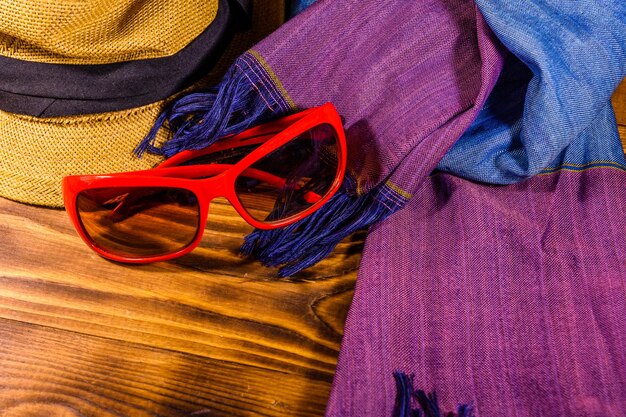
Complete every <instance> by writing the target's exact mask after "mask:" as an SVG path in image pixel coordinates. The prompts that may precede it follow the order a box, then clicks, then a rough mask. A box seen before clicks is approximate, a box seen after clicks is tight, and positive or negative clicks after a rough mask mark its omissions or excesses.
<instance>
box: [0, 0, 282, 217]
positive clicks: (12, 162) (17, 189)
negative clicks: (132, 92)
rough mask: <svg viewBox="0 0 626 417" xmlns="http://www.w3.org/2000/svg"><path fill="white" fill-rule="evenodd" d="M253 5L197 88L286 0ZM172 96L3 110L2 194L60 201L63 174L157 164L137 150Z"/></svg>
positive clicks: (276, 21)
mask: <svg viewBox="0 0 626 417" xmlns="http://www.w3.org/2000/svg"><path fill="white" fill-rule="evenodd" d="M155 3H156V2H155ZM253 7H254V12H253V22H252V28H251V29H250V30H248V31H246V32H241V33H238V34H236V35H235V37H234V39H233V40H232V41H231V43H230V44H229V46H228V48H227V50H226V51H225V53H224V54H223V55H222V57H221V58H220V61H219V62H218V64H217V65H216V66H215V68H214V70H213V71H211V73H209V74H207V76H206V77H204V78H203V79H202V80H201V81H199V82H198V83H197V84H196V85H195V86H194V87H193V88H196V87H202V86H205V85H209V84H214V83H216V82H217V81H218V80H219V78H220V77H221V75H222V74H223V73H224V71H225V69H226V68H228V66H229V65H230V63H231V62H232V60H233V59H234V58H235V57H236V56H238V55H239V54H241V53H242V52H243V51H245V50H246V49H248V48H250V47H251V46H252V45H253V44H254V43H255V42H257V41H258V40H260V39H262V38H263V37H265V36H267V35H268V34H269V33H271V32H272V31H273V30H275V29H276V28H277V27H278V26H280V24H281V23H282V22H283V21H284V17H285V14H284V8H285V7H284V1H282V0H278V1H276V0H258V1H255V2H254V5H253ZM168 100H170V99H168ZM168 100H163V101H160V102H157V103H152V104H149V105H146V106H143V107H139V108H135V109H131V110H123V111H119V112H114V113H103V114H95V115H84V116H72V117H58V118H36V117H30V116H21V115H15V114H12V113H7V112H2V111H0V143H1V144H2V146H0V196H2V197H6V198H9V199H11V200H16V201H20V202H23V203H29V204H35V205H41V206H49V207H61V206H62V205H63V199H62V189H61V180H62V178H63V176H65V175H74V174H102V173H111V172H122V171H132V170H139V169H146V168H150V167H152V166H154V165H155V164H156V163H158V162H159V158H157V157H154V156H150V155H144V156H143V158H141V159H139V158H136V157H135V156H134V155H133V150H134V149H135V147H136V146H137V145H138V144H139V142H140V141H141V139H142V138H143V137H144V136H145V135H146V134H147V133H148V131H149V130H150V128H151V127H152V125H153V124H154V122H155V120H156V118H157V116H158V114H159V113H160V111H161V110H162V109H163V107H164V106H165V103H166V102H167V101H168ZM164 139H165V134H164V133H163V132H160V134H159V137H158V139H157V142H158V141H162V140H164Z"/></svg>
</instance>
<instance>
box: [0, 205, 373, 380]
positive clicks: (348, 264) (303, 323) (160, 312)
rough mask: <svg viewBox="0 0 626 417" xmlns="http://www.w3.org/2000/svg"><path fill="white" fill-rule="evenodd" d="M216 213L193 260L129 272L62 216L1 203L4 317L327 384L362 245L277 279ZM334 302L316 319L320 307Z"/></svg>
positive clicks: (0, 304) (0, 313)
mask: <svg viewBox="0 0 626 417" xmlns="http://www.w3.org/2000/svg"><path fill="white" fill-rule="evenodd" d="M212 208H213V212H212V217H213V218H212V219H211V223H210V224H209V226H208V228H207V231H206V236H205V239H204V242H203V244H202V247H201V248H199V249H198V250H197V251H196V252H194V253H193V254H191V255H189V256H186V257H185V258H181V259H180V260H178V261H174V262H162V263H159V264H151V265H143V266H137V265H122V264H117V263H113V262H109V261H106V260H104V259H102V258H100V257H99V256H97V255H96V254H94V253H92V252H91V250H89V249H88V248H87V247H86V246H85V245H84V244H83V243H82V241H81V240H80V239H78V238H77V236H76V234H75V231H74V230H73V228H72V226H71V225H70V223H69V220H68V219H67V216H66V214H65V213H64V212H63V211H58V210H44V209H41V208H34V207H29V206H24V205H21V204H17V203H13V202H10V201H7V200H2V201H0V234H1V235H2V236H3V239H2V240H1V241H0V271H1V273H0V317H4V318H8V319H13V320H20V321H24V322H29V323H36V324H41V325H46V326H50V327H55V328H59V329H66V330H72V331H75V332H79V333H84V334H89V335H96V336H103V337H108V338H114V339H118V340H124V341H129V342H134V343H142V344H145V345H148V346H154V347H161V348H165V349H171V350H176V351H180V352H187V353H191V354H196V355H200V356H205V357H209V358H213V359H219V360H226V361H232V362H238V363H242V364H247V365H254V366H259V367H264V368H267V369H273V370H281V371H285V370H288V371H290V372H294V373H300V374H302V375H305V374H306V375H310V374H316V375H320V377H322V376H323V378H325V379H326V380H330V379H331V378H332V374H333V372H334V366H335V362H336V357H337V354H338V349H339V343H340V339H341V334H340V329H342V328H343V319H344V318H345V311H346V310H347V302H348V301H349V298H350V296H351V294H352V289H353V287H354V282H355V277H356V267H357V265H358V261H359V258H360V250H358V249H357V250H355V246H356V247H360V245H362V235H361V237H356V238H354V239H356V240H353V241H346V242H345V243H344V244H342V245H341V247H339V248H338V250H337V251H336V253H335V255H334V256H332V257H331V258H329V259H328V260H326V261H325V262H323V263H321V264H320V265H318V266H317V267H315V268H312V269H311V270H308V271H306V272H304V273H302V274H301V275H299V276H297V277H293V278H292V279H289V280H283V279H277V278H276V277H275V273H276V271H275V270H272V269H267V268H263V267H261V266H260V265H259V264H258V263H257V262H254V261H250V260H246V259H243V258H241V257H239V255H238V253H237V248H238V247H239V244H240V243H241V241H242V237H243V236H244V235H245V233H247V232H248V231H249V230H250V229H249V226H248V225H247V224H245V222H243V220H241V219H239V217H238V215H236V213H235V212H234V210H232V208H231V207H230V206H229V205H227V204H214V205H213V206H212ZM334 300H337V301H336V304H337V305H336V306H334V307H332V308H331V309H330V310H331V311H336V312H338V313H337V315H336V316H330V315H327V317H325V318H324V319H322V318H321V315H322V314H323V312H321V313H320V312H318V311H317V309H316V306H318V305H320V304H322V305H325V304H331V305H332V304H333V303H335V301H334ZM322 301H323V303H322ZM326 310H328V308H326ZM329 322H330V323H331V324H329Z"/></svg>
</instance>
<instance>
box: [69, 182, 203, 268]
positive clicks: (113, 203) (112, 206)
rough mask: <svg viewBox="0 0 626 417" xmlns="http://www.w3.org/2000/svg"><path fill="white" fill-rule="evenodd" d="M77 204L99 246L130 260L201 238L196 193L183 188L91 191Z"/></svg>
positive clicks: (161, 252) (134, 188) (163, 251)
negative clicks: (198, 235) (198, 236)
mask: <svg viewBox="0 0 626 417" xmlns="http://www.w3.org/2000/svg"><path fill="white" fill-rule="evenodd" d="M76 208H77V212H78V217H79V219H80V221H81V223H82V225H83V228H84V230H85V231H86V232H87V235H88V236H89V237H90V238H91V240H92V241H93V242H94V243H95V244H96V245H97V246H98V247H100V248H101V249H104V250H105V251H107V252H110V253H111V254H115V255H119V256H124V257H128V258H140V257H151V256H159V255H165V254H170V253H173V252H176V251H178V250H180V249H183V248H184V247H186V246H187V245H189V244H190V243H191V242H192V241H193V240H194V238H195V237H196V234H197V232H198V226H199V223H200V216H199V213H200V209H199V205H198V200H197V198H196V196H195V195H194V194H193V193H192V192H191V191H187V190H183V189H178V188H163V187H125V188H97V189H91V190H87V191H82V192H81V193H80V194H79V195H78V198H77V201H76Z"/></svg>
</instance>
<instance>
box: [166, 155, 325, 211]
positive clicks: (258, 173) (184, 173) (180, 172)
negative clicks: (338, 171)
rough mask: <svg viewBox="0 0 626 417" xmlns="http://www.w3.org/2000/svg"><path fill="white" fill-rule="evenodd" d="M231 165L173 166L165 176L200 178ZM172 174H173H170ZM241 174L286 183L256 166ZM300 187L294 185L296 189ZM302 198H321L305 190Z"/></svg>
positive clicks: (224, 170)
mask: <svg viewBox="0 0 626 417" xmlns="http://www.w3.org/2000/svg"><path fill="white" fill-rule="evenodd" d="M232 166H233V165H230V164H210V165H193V166H183V167H173V168H169V169H168V170H167V171H168V172H167V174H168V175H167V176H176V177H183V178H190V179H191V178H202V177H213V176H216V175H219V174H221V173H223V172H226V171H227V170H228V169H230V168H231V167H232ZM171 174H173V175H171ZM240 175H241V176H244V177H247V178H252V179H255V180H258V181H262V182H265V183H267V184H269V185H272V186H274V187H276V188H283V187H284V186H285V184H286V180H285V179H284V178H281V177H279V176H277V175H273V174H270V173H269V172H265V171H262V170H260V169H256V168H246V169H245V170H244V171H243V172H242V173H241V174H240ZM299 188H300V187H298V186H296V189H299ZM304 199H305V200H306V201H307V202H308V203H316V202H318V201H319V200H321V199H322V196H320V195H319V194H317V193H315V192H313V191H307V192H306V193H305V195H304Z"/></svg>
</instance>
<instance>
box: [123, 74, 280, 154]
mask: <svg viewBox="0 0 626 417" xmlns="http://www.w3.org/2000/svg"><path fill="white" fill-rule="evenodd" d="M243 67H245V66H244V65H233V66H231V68H230V70H229V71H228V73H227V74H226V75H225V76H224V78H223V79H222V81H221V82H220V84H218V85H217V86H215V87H213V88H209V89H206V90H199V91H197V92H194V93H190V94H187V95H184V96H182V97H181V98H179V99H177V100H175V101H173V102H171V103H170V104H169V105H168V106H166V108H165V110H164V111H163V112H162V113H161V115H160V116H159V117H158V119H157V121H156V122H155V124H154V126H153V127H152V129H151V130H150V132H149V133H148V135H147V136H146V137H145V138H144V139H143V140H142V141H141V143H140V144H139V145H138V146H137V148H136V149H135V154H136V155H137V156H138V157H141V156H142V155H143V154H144V152H146V151H147V152H150V153H153V154H157V155H164V156H166V157H168V158H169V157H171V156H173V155H175V154H177V153H178V152H181V151H183V150H187V149H202V148H205V147H207V146H209V145H211V144H213V143H214V142H216V141H217V140H218V139H220V138H223V137H225V136H228V135H231V134H237V133H240V132H243V131H244V130H246V129H247V128H249V127H251V126H253V125H257V124H260V123H263V122H265V121H267V120H268V119H270V117H272V118H274V117H278V116H281V115H282V112H278V113H277V110H278V109H276V110H275V109H273V108H272V107H270V106H269V105H268V101H267V100H264V98H263V96H262V95H261V94H259V93H258V91H257V89H256V88H255V85H254V84H253V82H252V78H251V77H248V76H246V74H247V73H246V72H244V70H243V69H242V68H243ZM245 68H247V67H245ZM163 127H166V128H167V129H169V130H170V131H171V132H172V137H171V139H169V140H168V141H167V142H165V143H164V144H163V145H162V146H161V147H156V146H155V140H156V136H157V132H158V131H159V130H160V129H161V128H163Z"/></svg>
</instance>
